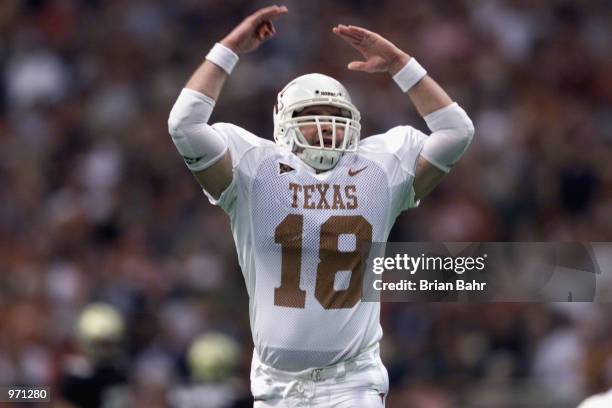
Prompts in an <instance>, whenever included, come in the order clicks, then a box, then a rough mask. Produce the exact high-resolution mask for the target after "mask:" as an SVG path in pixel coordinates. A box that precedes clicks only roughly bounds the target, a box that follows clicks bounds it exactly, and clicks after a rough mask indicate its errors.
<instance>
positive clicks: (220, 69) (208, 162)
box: [168, 6, 288, 198]
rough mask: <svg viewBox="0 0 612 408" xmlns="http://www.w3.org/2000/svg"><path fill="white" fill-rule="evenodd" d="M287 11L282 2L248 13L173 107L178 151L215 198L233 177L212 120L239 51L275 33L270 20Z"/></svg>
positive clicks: (172, 123) (248, 49)
mask: <svg viewBox="0 0 612 408" xmlns="http://www.w3.org/2000/svg"><path fill="white" fill-rule="evenodd" d="M287 11H288V10H287V8H286V7H284V6H282V7H279V6H270V7H265V8H262V9H260V10H258V11H256V12H255V13H253V14H251V15H250V16H248V17H247V18H245V19H244V20H243V21H242V22H241V23H240V24H239V25H238V26H236V28H234V30H232V32H231V33H229V34H228V35H227V36H226V37H225V38H223V39H222V40H221V41H220V43H218V44H216V45H215V47H213V49H212V50H211V52H210V53H209V54H208V55H207V57H206V60H205V61H204V62H203V63H202V64H201V65H200V66H199V67H198V69H197V70H196V71H195V72H194V73H193V74H192V76H191V78H190V79H189V81H187V84H186V85H185V89H183V91H182V92H181V94H180V95H179V97H178V99H177V101H176V102H175V104H174V106H173V108H172V111H171V112H170V117H169V118H168V129H169V132H170V134H171V135H172V140H173V141H174V144H175V146H176V148H177V150H178V151H179V153H180V154H181V156H183V159H184V160H185V163H186V164H187V167H189V169H190V170H191V171H192V172H193V175H194V176H195V178H196V179H197V180H198V182H199V183H200V185H201V186H202V187H203V188H204V189H206V191H208V192H209V193H210V194H211V195H212V196H213V197H215V198H218V197H219V196H220V195H221V193H222V192H223V191H224V190H225V189H226V188H227V187H228V186H229V184H230V183H231V181H232V177H233V175H232V160H231V157H230V153H229V151H228V148H227V142H226V141H225V140H224V139H223V137H222V136H221V135H219V134H218V133H217V132H216V131H215V130H214V129H213V128H212V127H211V126H209V125H208V120H209V118H210V115H211V113H212V110H213V108H214V105H215V103H216V101H217V99H218V98H219V94H220V93H221V89H222V88H223V84H224V83H225V80H226V79H227V77H228V76H229V74H230V73H231V70H232V69H233V66H234V64H235V63H236V62H237V60H238V57H239V55H242V54H245V53H248V52H251V51H254V50H256V49H257V48H258V47H259V46H260V45H261V44H262V43H263V42H264V41H266V40H268V39H269V38H271V37H272V36H274V34H275V33H276V30H275V29H274V26H273V25H272V20H273V19H274V18H276V17H278V16H280V15H282V14H285V13H287Z"/></svg>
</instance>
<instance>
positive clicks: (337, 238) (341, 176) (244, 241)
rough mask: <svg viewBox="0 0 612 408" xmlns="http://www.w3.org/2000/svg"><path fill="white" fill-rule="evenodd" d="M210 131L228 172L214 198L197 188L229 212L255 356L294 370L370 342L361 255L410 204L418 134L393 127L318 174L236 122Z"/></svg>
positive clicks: (372, 328)
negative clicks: (224, 153)
mask: <svg viewBox="0 0 612 408" xmlns="http://www.w3.org/2000/svg"><path fill="white" fill-rule="evenodd" d="M213 128H214V129H215V130H216V131H217V132H219V134H221V135H222V136H223V137H224V138H225V139H226V141H227V144H228V146H229V151H230V155H231V157H232V165H233V172H234V175H233V180H232V182H231V184H230V185H229V187H228V188H227V189H226V190H225V191H224V192H223V193H222V194H221V196H220V197H219V199H218V200H215V199H214V198H213V197H211V196H210V195H209V194H208V193H206V191H205V193H206V195H207V196H208V197H209V200H210V201H211V203H213V204H215V205H219V206H220V207H221V208H222V209H223V210H224V211H225V212H227V213H228V214H229V216H230V221H231V229H232V235H233V237H234V241H235V243H236V249H237V252H238V259H239V262H240V266H241V268H242V273H243V276H244V279H245V283H246V286H247V291H248V294H249V316H250V324H251V330H252V334H253V342H254V344H255V351H256V353H257V355H258V356H259V359H260V360H261V361H262V362H263V363H264V364H266V365H269V366H271V367H274V368H277V369H279V370H285V371H301V370H305V369H308V368H314V367H324V366H327V365H331V364H335V363H338V362H340V361H343V360H345V359H348V358H351V357H353V356H355V355H357V354H359V352H360V351H361V350H364V349H366V348H368V347H371V346H373V345H374V344H376V343H377V342H378V341H379V340H380V338H381V337H382V329H381V327H380V323H379V320H380V319H379V316H380V304H379V303H377V302H361V300H360V294H361V293H362V292H361V291H362V287H361V284H362V282H363V266H364V261H365V259H364V258H365V255H367V251H368V248H369V243H371V242H385V241H386V240H387V237H388V235H389V232H390V230H391V227H392V225H393V223H394V222H395V219H396V217H397V215H398V214H399V213H400V212H401V211H402V210H405V209H408V208H412V207H415V206H417V205H418V202H415V200H414V190H413V188H412V182H413V179H414V168H415V165H416V160H417V158H418V157H419V154H420V151H421V149H422V147H423V143H424V141H425V139H426V135H424V134H423V133H421V132H420V131H418V130H416V129H414V128H412V127H409V126H399V127H395V128H392V129H391V130H389V131H388V132H386V133H384V134H380V135H375V136H370V137H368V138H365V139H363V140H362V141H361V142H360V146H359V150H358V151H357V152H356V153H346V154H344V155H343V156H342V157H341V159H340V161H339V162H338V164H337V165H336V167H334V168H333V169H331V170H329V171H326V172H323V173H319V174H317V173H316V172H315V171H314V169H312V168H311V167H310V166H308V165H306V164H305V163H304V162H302V161H301V160H300V159H299V158H298V157H297V156H296V155H294V154H293V153H291V152H289V151H288V150H286V149H284V148H282V147H279V146H277V145H276V144H274V143H272V142H270V141H267V140H265V139H262V138H259V137H257V136H255V135H253V134H251V133H249V132H248V131H246V130H244V129H242V128H240V127H238V126H235V125H231V124H227V123H217V124H215V125H213ZM369 256H370V257H371V256H373V254H369Z"/></svg>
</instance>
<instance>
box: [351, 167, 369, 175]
mask: <svg viewBox="0 0 612 408" xmlns="http://www.w3.org/2000/svg"><path fill="white" fill-rule="evenodd" d="M367 168H368V166H365V167H362V168H360V169H359V170H355V171H353V170H352V169H349V172H348V173H349V176H356V175H357V174H359V173H361V172H362V171H364V170H365V169H367Z"/></svg>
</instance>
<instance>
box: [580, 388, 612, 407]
mask: <svg viewBox="0 0 612 408" xmlns="http://www.w3.org/2000/svg"><path fill="white" fill-rule="evenodd" d="M609 407H612V390H610V391H607V392H604V393H602V394H596V395H593V396H590V397H589V398H587V399H585V400H584V401H582V403H581V404H580V405H578V408H609Z"/></svg>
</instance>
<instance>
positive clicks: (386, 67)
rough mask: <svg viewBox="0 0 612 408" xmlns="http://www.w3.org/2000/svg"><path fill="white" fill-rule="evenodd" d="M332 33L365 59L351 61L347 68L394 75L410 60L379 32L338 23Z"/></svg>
mask: <svg viewBox="0 0 612 408" xmlns="http://www.w3.org/2000/svg"><path fill="white" fill-rule="evenodd" d="M333 32H334V34H336V35H337V36H338V37H340V38H342V39H343V40H344V41H346V42H347V43H349V44H350V45H351V46H352V47H353V48H355V49H356V50H357V51H358V52H359V53H360V54H361V55H362V56H363V58H365V61H352V62H351V63H349V64H348V69H350V70H353V71H365V72H369V73H372V72H389V73H390V74H391V75H395V74H396V73H397V72H398V71H399V70H400V69H402V67H403V66H404V65H406V64H407V63H408V61H409V60H410V56H409V55H408V54H406V53H405V52H403V51H402V50H400V49H399V48H397V47H396V46H395V45H394V44H393V43H392V42H391V41H389V40H387V39H385V38H383V37H382V36H380V35H379V34H376V33H374V32H372V31H369V30H366V29H365V28H361V27H357V26H352V25H349V26H346V25H343V24H339V25H337V26H336V27H334V28H333Z"/></svg>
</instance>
